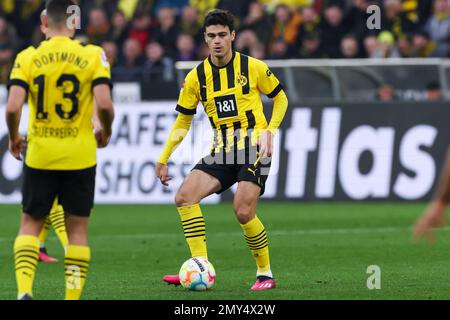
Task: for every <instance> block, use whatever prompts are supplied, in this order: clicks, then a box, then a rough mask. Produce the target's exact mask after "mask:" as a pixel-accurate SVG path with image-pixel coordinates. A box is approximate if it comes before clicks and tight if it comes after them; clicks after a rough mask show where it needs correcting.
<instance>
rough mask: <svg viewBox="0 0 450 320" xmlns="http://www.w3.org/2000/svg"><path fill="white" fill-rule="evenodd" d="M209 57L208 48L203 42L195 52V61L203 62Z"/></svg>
mask: <svg viewBox="0 0 450 320" xmlns="http://www.w3.org/2000/svg"><path fill="white" fill-rule="evenodd" d="M208 56H209V47H208V45H207V44H206V43H205V42H202V44H201V45H200V47H199V48H198V52H197V60H205V59H206V58H207V57H208Z"/></svg>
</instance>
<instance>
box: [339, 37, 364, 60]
mask: <svg viewBox="0 0 450 320" xmlns="http://www.w3.org/2000/svg"><path fill="white" fill-rule="evenodd" d="M341 58H345V59H358V58H362V55H361V50H360V48H359V43H358V39H357V38H356V36H355V35H353V34H348V35H346V36H344V37H343V38H342V41H341Z"/></svg>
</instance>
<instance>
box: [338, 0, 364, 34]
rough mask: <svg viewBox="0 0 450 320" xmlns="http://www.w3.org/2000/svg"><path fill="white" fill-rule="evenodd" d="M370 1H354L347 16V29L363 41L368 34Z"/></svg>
mask: <svg viewBox="0 0 450 320" xmlns="http://www.w3.org/2000/svg"><path fill="white" fill-rule="evenodd" d="M370 4H371V3H370V2H369V0H352V4H351V6H350V9H349V10H348V11H347V14H346V16H345V22H344V23H345V24H346V29H347V30H348V31H349V32H351V33H352V34H354V35H355V36H356V37H357V38H358V39H359V40H360V39H363V38H364V36H365V35H366V32H367V26H366V22H367V18H368V14H367V13H366V12H367V7H368V6H369V5H370Z"/></svg>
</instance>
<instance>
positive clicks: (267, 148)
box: [258, 130, 273, 158]
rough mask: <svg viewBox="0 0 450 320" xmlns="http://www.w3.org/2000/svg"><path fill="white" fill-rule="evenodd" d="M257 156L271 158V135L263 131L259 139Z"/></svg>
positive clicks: (267, 131)
mask: <svg viewBox="0 0 450 320" xmlns="http://www.w3.org/2000/svg"><path fill="white" fill-rule="evenodd" d="M258 144H259V156H260V157H261V158H267V157H271V156H272V153H273V133H272V132H270V131H269V130H265V131H263V132H262V133H261V135H260V137H259V143H258Z"/></svg>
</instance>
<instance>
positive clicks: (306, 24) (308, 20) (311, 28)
mask: <svg viewBox="0 0 450 320" xmlns="http://www.w3.org/2000/svg"><path fill="white" fill-rule="evenodd" d="M301 14H302V22H301V25H300V29H299V37H298V42H297V45H298V44H299V43H300V42H301V41H302V37H303V36H305V35H306V34H308V33H312V32H318V30H319V24H320V16H319V15H318V14H317V12H316V11H315V10H314V8H313V7H305V8H303V9H302V11H301Z"/></svg>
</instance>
